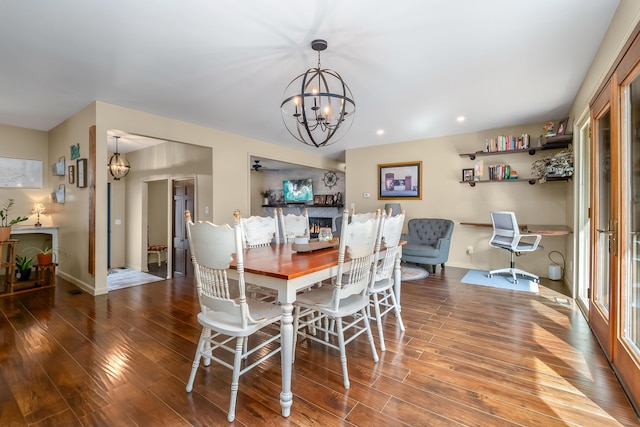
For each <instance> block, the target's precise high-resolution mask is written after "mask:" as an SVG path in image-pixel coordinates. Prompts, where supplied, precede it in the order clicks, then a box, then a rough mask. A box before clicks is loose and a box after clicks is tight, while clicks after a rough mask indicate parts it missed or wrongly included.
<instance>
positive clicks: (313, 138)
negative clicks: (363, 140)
mask: <svg viewBox="0 0 640 427" xmlns="http://www.w3.org/2000/svg"><path fill="white" fill-rule="evenodd" d="M311 48H312V49H313V50H315V51H317V52H318V67H317V68H309V69H308V70H307V71H306V72H304V73H302V74H300V75H299V76H297V77H296V78H295V79H293V80H292V81H291V83H289V85H288V86H287V88H286V89H285V92H284V101H282V104H281V105H280V108H281V110H282V120H283V121H284V124H285V126H286V127H287V130H288V131H289V133H290V134H291V135H292V136H293V137H294V138H296V139H297V140H298V141H300V142H302V143H304V144H307V145H310V146H312V147H317V148H319V147H324V146H326V145H331V144H333V143H336V142H338V141H339V140H340V139H341V138H342V137H343V136H344V135H345V134H346V133H347V132H348V131H349V129H350V128H351V125H352V124H353V117H354V115H355V112H356V104H355V102H354V101H353V95H352V94H351V90H350V89H349V86H347V84H346V83H345V82H344V80H342V77H340V74H338V73H337V72H335V71H333V70H328V69H324V70H323V69H322V68H321V67H320V52H321V51H323V50H325V49H326V48H327V42H326V40H314V41H312V42H311Z"/></svg>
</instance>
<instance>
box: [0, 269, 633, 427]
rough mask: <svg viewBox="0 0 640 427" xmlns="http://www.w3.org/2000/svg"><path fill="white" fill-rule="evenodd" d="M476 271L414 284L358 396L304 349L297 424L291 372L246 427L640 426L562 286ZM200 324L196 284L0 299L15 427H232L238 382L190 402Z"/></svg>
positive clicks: (6, 409) (297, 379) (3, 386)
mask: <svg viewBox="0 0 640 427" xmlns="http://www.w3.org/2000/svg"><path fill="white" fill-rule="evenodd" d="M465 272H466V270H462V269H456V268H453V267H447V269H446V270H445V271H444V272H440V269H439V268H438V272H437V273H436V274H432V275H430V276H429V277H428V278H426V279H423V280H418V281H414V282H405V283H403V288H402V308H403V311H402V314H403V319H404V322H405V325H406V329H407V330H406V332H404V333H401V332H400V331H399V329H398V328H397V327H396V322H395V319H394V317H393V316H388V317H387V318H386V320H385V325H384V328H385V336H386V338H387V340H386V341H387V343H386V344H387V351H386V352H385V353H383V354H381V355H380V361H379V362H378V363H374V362H373V360H372V358H371V352H370V349H369V346H368V343H367V341H366V337H362V336H361V337H359V338H358V340H356V341H355V342H353V343H351V344H350V345H349V346H348V358H349V360H348V363H349V374H350V379H351V388H350V389H349V390H345V389H344V388H343V385H342V374H341V369H340V363H339V360H338V359H339V358H338V357H337V354H336V353H335V352H334V351H333V350H327V349H325V348H324V347H321V346H318V345H317V344H313V343H309V342H307V341H305V342H303V343H301V344H300V345H299V346H298V351H297V355H296V361H295V365H294V374H293V391H294V403H293V407H292V410H291V416H290V417H289V418H283V417H282V416H281V415H280V404H279V400H278V395H279V391H280V389H281V385H280V361H279V358H277V357H276V358H272V359H270V360H269V361H267V362H265V363H264V364H262V365H260V366H258V367H257V368H255V369H253V370H252V371H250V372H249V373H247V374H246V375H244V376H243V377H242V378H241V380H240V391H239V395H238V408H237V411H236V421H235V422H234V425H239V426H241V425H246V426H257V425H271V426H298V425H299V426H372V425H385V426H402V425H412V426H450V425H474V426H513V425H523V426H573V425H580V426H614V425H624V426H631V425H640V423H639V422H638V418H637V417H636V415H635V413H634V411H633V409H632V408H631V406H630V404H629V402H628V400H627V398H626V396H625V394H624V393H623V390H622V388H621V387H620V385H619V383H618V381H617V380H616V378H615V376H614V374H613V373H612V371H611V369H610V367H609V365H608V363H607V361H606V359H605V357H604V356H603V353H602V351H601V350H600V348H599V347H598V344H597V342H596V340H595V339H594V337H593V335H592V334H591V332H590V330H589V327H588V325H587V323H586V321H585V320H584V318H583V316H582V314H581V313H580V312H579V310H578V309H577V308H576V306H575V304H573V302H572V301H571V300H569V305H566V304H562V303H559V302H558V301H557V300H556V297H559V298H566V297H565V296H564V295H563V293H562V290H561V289H560V290H559V291H558V290H554V288H556V289H557V288H558V285H557V282H549V281H543V283H542V286H541V292H540V294H538V295H536V294H530V293H523V292H514V291H505V290H500V289H493V288H488V287H483V286H473V285H466V284H462V283H460V279H461V278H462V276H463V275H464V273H465ZM197 312H198V303H197V299H196V296H195V292H194V287H193V285H192V283H191V280H190V279H174V280H167V281H161V282H156V283H150V284H147V285H142V286H137V287H133V288H127V289H121V290H118V291H114V292H111V293H110V294H109V295H105V296H100V297H95V298H94V297H92V296H90V295H88V294H85V293H82V292H79V291H78V290H77V289H76V288H75V287H74V286H73V285H71V284H69V283H68V282H65V281H64V280H62V279H60V280H58V285H57V287H56V289H48V290H42V291H37V292H31V293H27V294H22V295H16V296H13V297H4V298H0V425H1V426H24V425H31V426H45V425H46V426H160V425H162V426H189V425H194V426H204V425H207V426H213V425H228V424H229V423H227V421H226V412H227V408H228V403H229V382H230V377H231V375H230V372H229V371H228V370H226V369H224V368H221V367H220V366H219V365H217V364H215V363H212V364H211V366H209V367H206V368H205V367H201V368H200V371H199V372H198V375H197V377H196V381H195V384H194V391H193V392H192V393H190V394H189V393H186V392H185V384H186V381H187V378H188V375H189V371H190V369H191V363H192V358H193V355H194V352H195V347H196V343H197V340H198V337H199V333H200V328H199V325H198V323H197V321H196V314H197ZM374 335H375V329H374ZM376 337H377V335H376Z"/></svg>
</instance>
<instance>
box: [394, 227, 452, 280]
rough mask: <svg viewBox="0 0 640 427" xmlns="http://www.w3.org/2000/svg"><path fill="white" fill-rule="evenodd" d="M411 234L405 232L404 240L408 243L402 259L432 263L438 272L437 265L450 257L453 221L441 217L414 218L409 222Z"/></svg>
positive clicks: (434, 269)
mask: <svg viewBox="0 0 640 427" xmlns="http://www.w3.org/2000/svg"><path fill="white" fill-rule="evenodd" d="M408 228H409V234H403V235H402V240H406V241H407V244H406V245H404V246H403V247H402V261H403V262H412V263H415V264H426V265H431V266H433V267H432V272H433V273H435V272H436V265H438V264H441V265H442V268H444V263H445V262H447V260H448V259H449V246H450V245H451V234H453V221H451V220H450V219H441V218H414V219H410V220H409V223H408Z"/></svg>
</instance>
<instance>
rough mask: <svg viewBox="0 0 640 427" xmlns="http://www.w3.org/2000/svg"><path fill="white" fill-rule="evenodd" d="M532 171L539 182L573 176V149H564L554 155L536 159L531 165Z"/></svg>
mask: <svg viewBox="0 0 640 427" xmlns="http://www.w3.org/2000/svg"><path fill="white" fill-rule="evenodd" d="M531 173H532V174H533V176H535V177H536V178H538V182H545V181H546V180H550V179H554V178H555V179H558V178H566V177H570V176H572V175H573V151H572V150H571V149H568V150H563V151H561V152H559V153H557V154H555V155H553V156H550V157H543V158H541V159H538V160H536V161H535V162H533V164H532V165H531Z"/></svg>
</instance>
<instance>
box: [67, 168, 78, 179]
mask: <svg viewBox="0 0 640 427" xmlns="http://www.w3.org/2000/svg"><path fill="white" fill-rule="evenodd" d="M67 169H68V171H69V184H75V182H76V167H75V166H73V165H69V167H68V168H67Z"/></svg>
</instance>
